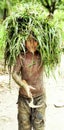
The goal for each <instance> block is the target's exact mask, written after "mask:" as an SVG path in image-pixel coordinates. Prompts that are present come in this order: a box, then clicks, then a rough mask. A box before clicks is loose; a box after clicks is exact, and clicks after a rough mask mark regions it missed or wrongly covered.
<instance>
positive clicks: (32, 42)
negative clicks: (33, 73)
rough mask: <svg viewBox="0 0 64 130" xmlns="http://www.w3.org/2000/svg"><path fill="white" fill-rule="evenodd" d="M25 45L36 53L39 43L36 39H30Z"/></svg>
mask: <svg viewBox="0 0 64 130" xmlns="http://www.w3.org/2000/svg"><path fill="white" fill-rule="evenodd" d="M25 45H26V48H27V49H28V51H29V52H31V53H33V54H34V52H35V51H36V49H37V46H38V43H37V42H36V41H35V40H34V39H30V40H27V41H26V43H25Z"/></svg>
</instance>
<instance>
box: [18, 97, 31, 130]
mask: <svg viewBox="0 0 64 130" xmlns="http://www.w3.org/2000/svg"><path fill="white" fill-rule="evenodd" d="M18 130H31V123H30V108H29V106H28V105H27V104H26V99H25V98H23V97H21V98H19V99H18Z"/></svg>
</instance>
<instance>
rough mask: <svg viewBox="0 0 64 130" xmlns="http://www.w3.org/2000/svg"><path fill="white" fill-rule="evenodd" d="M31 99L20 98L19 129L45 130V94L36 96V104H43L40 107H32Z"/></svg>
mask: <svg viewBox="0 0 64 130" xmlns="http://www.w3.org/2000/svg"><path fill="white" fill-rule="evenodd" d="M27 100H28V101H29V99H27V98H25V97H22V96H19V98H18V130H32V128H33V130H44V123H45V108H46V104H45V94H44V95H43V96H38V97H36V98H34V104H36V105H39V104H42V106H41V107H40V108H30V107H29V105H28V104H27Z"/></svg>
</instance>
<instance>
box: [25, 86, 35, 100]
mask: <svg viewBox="0 0 64 130" xmlns="http://www.w3.org/2000/svg"><path fill="white" fill-rule="evenodd" d="M25 90H26V93H27V96H28V97H29V98H32V93H31V90H35V88H33V87H32V86H30V85H27V86H26V87H25Z"/></svg>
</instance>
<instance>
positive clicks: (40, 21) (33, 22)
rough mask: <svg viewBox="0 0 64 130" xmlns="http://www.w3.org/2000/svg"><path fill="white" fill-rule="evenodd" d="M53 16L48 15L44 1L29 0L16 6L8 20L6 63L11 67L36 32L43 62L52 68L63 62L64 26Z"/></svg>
mask: <svg viewBox="0 0 64 130" xmlns="http://www.w3.org/2000/svg"><path fill="white" fill-rule="evenodd" d="M53 19H54V18H53ZM53 19H49V18H47V16H46V13H45V11H44V10H43V7H42V5H41V4H38V3H37V4H32V3H31V2H29V3H28V4H26V3H25V4H21V5H18V6H16V7H15V8H14V11H13V13H11V15H10V16H9V17H8V18H6V20H5V21H4V27H5V32H6V38H5V63H6V64H8V66H10V67H11V66H12V65H13V64H14V63H15V61H16V57H17V56H18V55H19V53H20V52H21V51H24V53H25V41H26V40H27V38H28V37H29V36H30V35H32V36H33V38H34V39H35V40H36V41H37V42H38V43H39V45H38V48H37V50H38V51H39V53H40V55H41V63H42V64H43V65H44V67H45V70H48V72H50V71H51V70H52V69H53V68H54V67H55V66H56V65H57V64H58V63H59V61H60V54H61V53H60V46H61V35H60V30H59V28H57V24H55V22H54V20H53Z"/></svg>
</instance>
